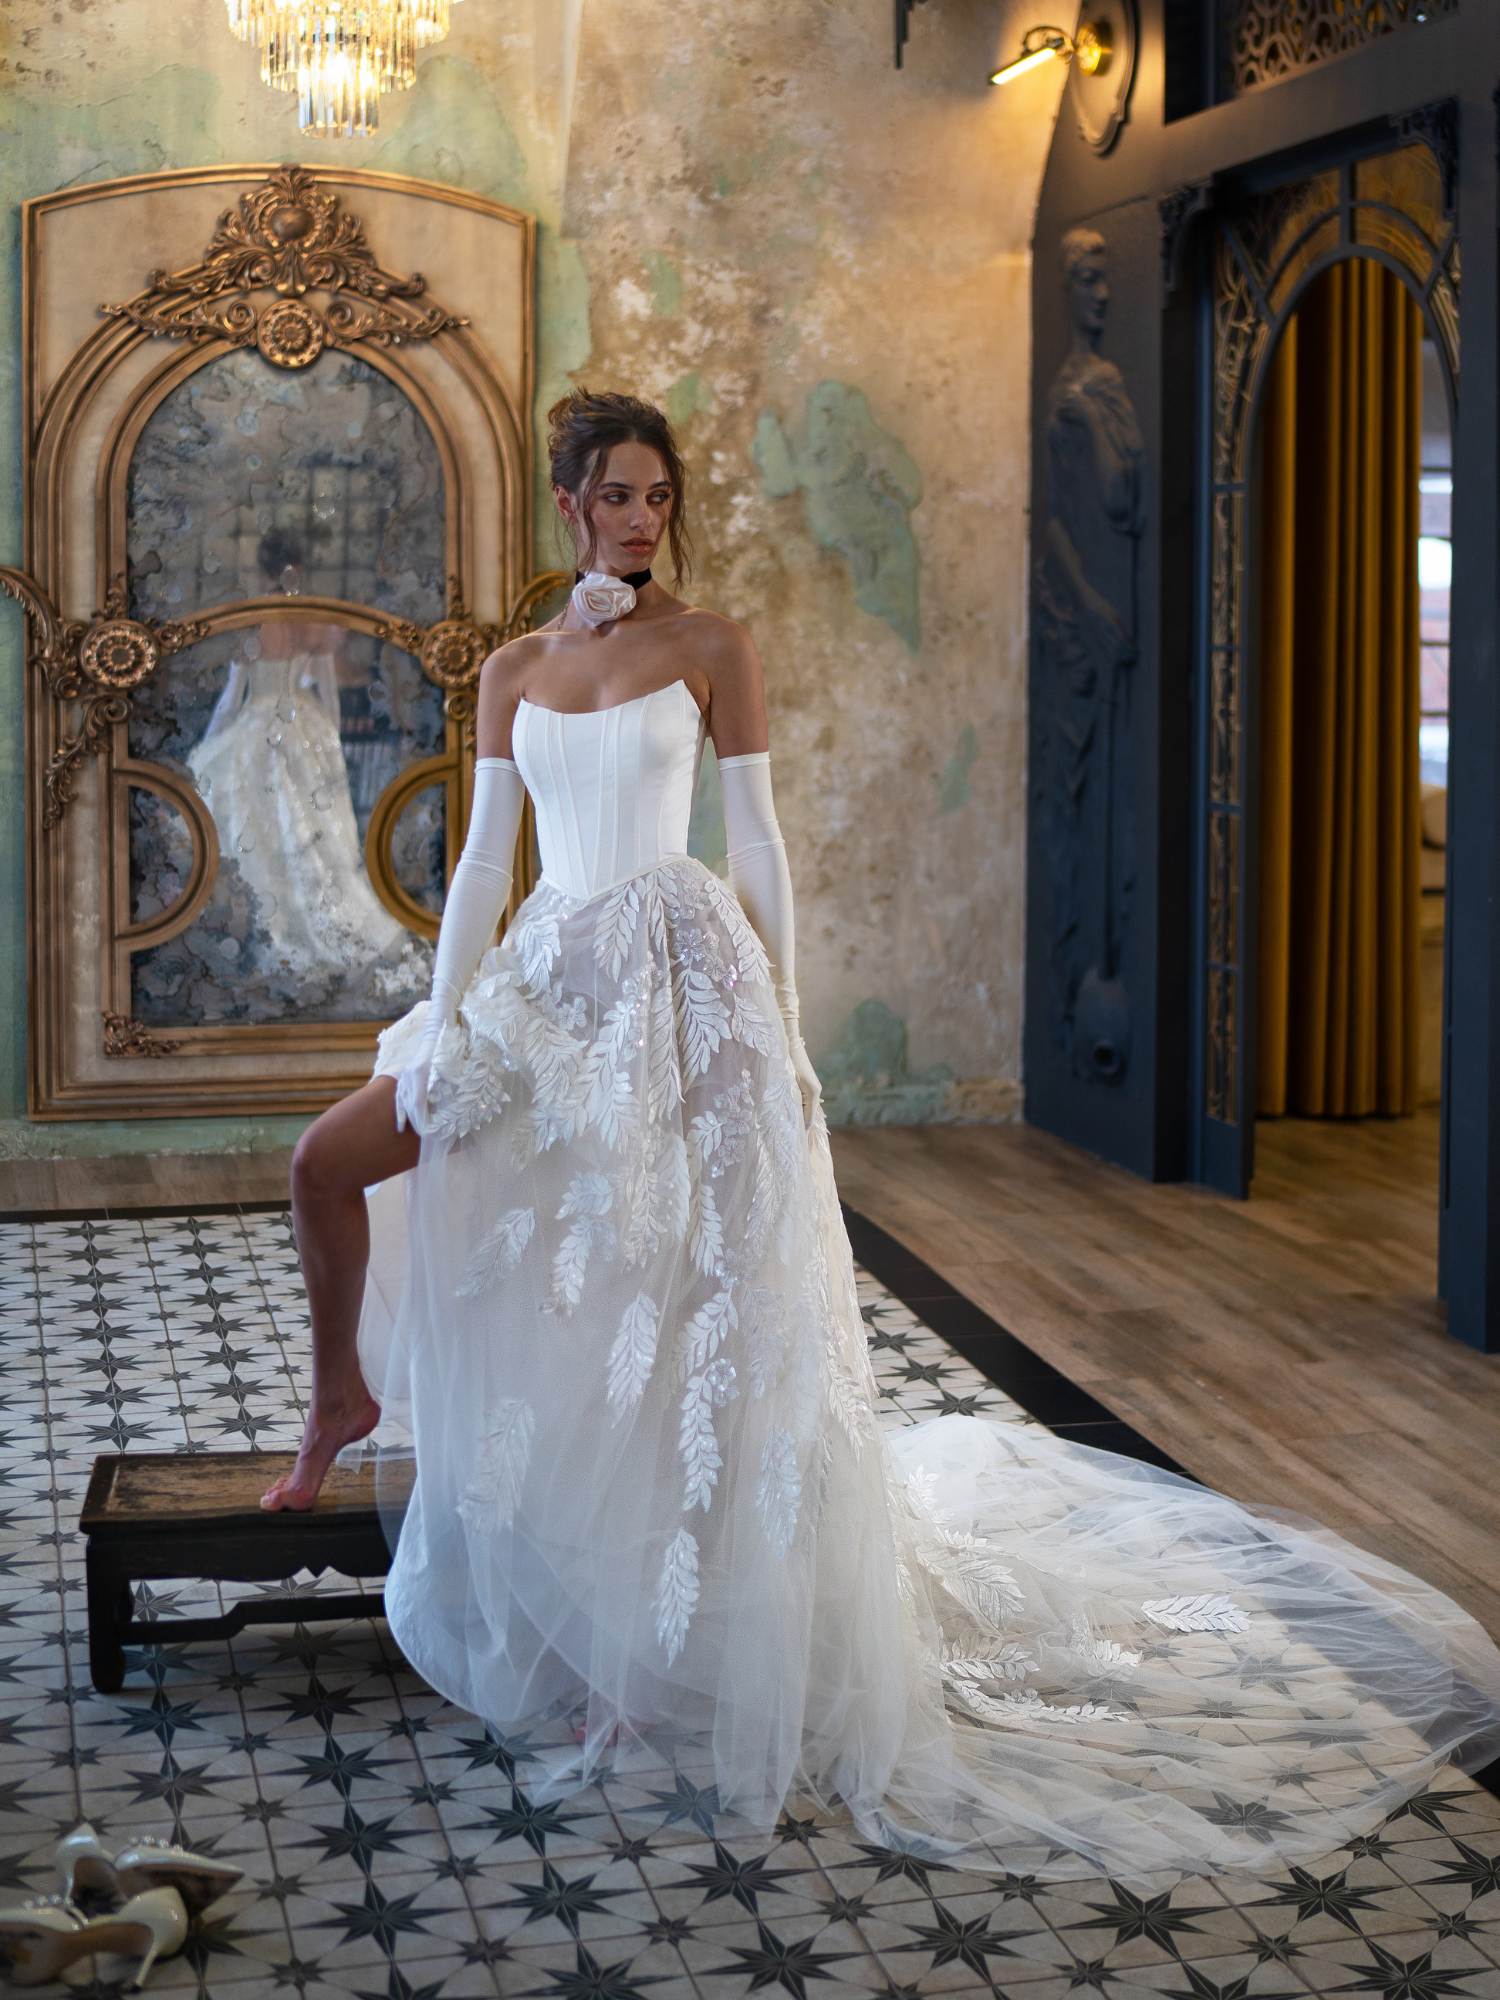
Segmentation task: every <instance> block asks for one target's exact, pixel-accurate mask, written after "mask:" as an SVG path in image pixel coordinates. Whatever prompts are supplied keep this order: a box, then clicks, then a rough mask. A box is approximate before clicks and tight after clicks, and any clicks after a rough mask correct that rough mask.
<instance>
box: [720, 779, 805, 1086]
mask: <svg viewBox="0 0 1500 2000" xmlns="http://www.w3.org/2000/svg"><path fill="white" fill-rule="evenodd" d="M719 771H720V774H721V778H720V782H721V784H722V787H723V793H724V839H725V844H726V847H727V849H728V860H729V886H730V887H731V888H732V889H733V890H734V893H735V894H736V895H737V896H738V897H739V899H740V905H741V907H742V908H743V910H744V912H745V915H746V917H747V918H748V919H749V921H750V927H751V929H752V930H753V931H754V932H755V934H756V936H757V937H758V938H759V939H760V941H761V943H762V944H763V945H764V946H765V948H766V956H767V958H769V959H770V961H771V977H772V980H773V981H774V983H775V987H776V1001H777V1005H778V1006H779V1008H780V1010H781V1018H782V1021H783V1023H784V1024H785V1027H786V1035H787V1042H788V1044H789V1045H790V1048H791V1053H792V1066H793V1068H794V1069H795V1070H796V1072H797V1086H798V1088H799V1089H800V1090H801V1092H802V1116H803V1122H804V1123H805V1124H807V1125H811V1124H812V1121H813V1115H814V1113H815V1111H816V1110H817V1105H818V1100H819V1098H820V1097H821V1096H822V1094H823V1086H822V1084H821V1083H820V1082H819V1080H818V1072H817V1071H816V1070H815V1069H814V1068H813V1066H812V1060H811V1058H810V1057H809V1055H808V1053H807V1048H806V1045H805V1044H804V1042H803V1040H802V1029H801V1023H800V1009H799V1006H798V1001H797V982H796V976H795V975H796V949H795V945H796V939H795V926H794V923H793V918H792V871H791V869H790V868H789V867H788V865H787V858H786V842H785V841H784V840H783V839H782V835H781V827H780V825H779V823H778V822H777V818H776V804H775V800H774V798H773V796H772V791H771V753H770V751H769V750H746V751H745V752H743V753H742V754H741V755H740V756H738V757H721V758H720V759H719Z"/></svg>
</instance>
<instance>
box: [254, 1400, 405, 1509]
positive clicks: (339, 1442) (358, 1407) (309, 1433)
mask: <svg viewBox="0 0 1500 2000" xmlns="http://www.w3.org/2000/svg"><path fill="white" fill-rule="evenodd" d="M379 1422H380V1405H379V1404H378V1403H377V1402H376V1401H375V1398H374V1397H373V1396H372V1395H371V1394H370V1393H369V1391H368V1390H367V1389H364V1388H361V1389H359V1390H358V1391H356V1393H355V1395H354V1396H353V1397H352V1398H351V1400H350V1401H348V1402H346V1403H337V1404H334V1405H333V1406H332V1407H331V1408H329V1409H327V1410H323V1409H320V1408H319V1407H318V1406H317V1405H316V1404H315V1405H314V1406H313V1408H312V1409H311V1410H310V1411H309V1412H308V1418H307V1428H306V1429H305V1430H304V1431H303V1433H302V1446H301V1449H300V1450H299V1451H298V1453H297V1463H296V1464H295V1465H294V1466H293V1467H292V1469H291V1471H290V1472H284V1473H282V1475H281V1477H280V1478H279V1479H277V1480H274V1481H273V1482H272V1484H271V1486H270V1487H269V1488H268V1489H267V1491H266V1492H264V1493H263V1494H262V1495H261V1499H260V1504H261V1506H262V1507H264V1508H265V1509H266V1511H267V1512H268V1513H272V1514H274V1513H279V1512H280V1511H281V1510H282V1509H283V1508H286V1509H288V1510H290V1511H291V1512H293V1513H303V1512H305V1511H306V1509H307V1508H309V1507H311V1506H312V1504H313V1502H314V1501H315V1500H316V1499H317V1497H318V1493H319V1491H320V1489H321V1487H322V1484H323V1481H324V1480H325V1479H326V1478H327V1477H328V1468H329V1466H330V1465H332V1463H333V1461H334V1460H335V1458H337V1457H338V1455H339V1453H340V1452H341V1451H342V1450H343V1449H344V1446H345V1445H346V1444H357V1443H358V1442H359V1440H360V1439H361V1438H364V1437H368V1436H369V1435H370V1433H371V1431H372V1430H374V1428H375V1426H376V1425H377V1424H378V1423H379Z"/></svg>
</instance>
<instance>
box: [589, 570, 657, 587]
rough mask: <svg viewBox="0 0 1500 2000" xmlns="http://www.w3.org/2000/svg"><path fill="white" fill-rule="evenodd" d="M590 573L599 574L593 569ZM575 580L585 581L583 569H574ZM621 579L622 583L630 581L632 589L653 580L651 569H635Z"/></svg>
mask: <svg viewBox="0 0 1500 2000" xmlns="http://www.w3.org/2000/svg"><path fill="white" fill-rule="evenodd" d="M590 574H592V575H597V571H591V572H590ZM573 581H574V582H575V583H582V582H583V571H582V570H581V569H575V570H574V572H573ZM620 581H621V583H628V584H629V585H630V587H631V589H632V590H639V589H640V588H641V586H642V585H643V584H647V583H649V582H650V581H651V572H650V570H649V569H635V570H632V571H631V572H630V574H629V576H622V577H621V578H620Z"/></svg>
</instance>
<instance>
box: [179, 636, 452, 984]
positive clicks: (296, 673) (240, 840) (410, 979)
mask: <svg viewBox="0 0 1500 2000" xmlns="http://www.w3.org/2000/svg"><path fill="white" fill-rule="evenodd" d="M185 762H186V764H187V767H188V770H189V771H190V772H191V774H192V779H193V783H194V784H195V785H196V786H197V788H198V793H199V796H200V797H201V798H202V799H203V801H204V803H205V805H207V807H208V809H209V811H210V812H211V813H212V814H213V819H214V825H215V827H216V828H217V829H218V835H219V845H220V847H221V848H222V850H223V851H224V853H225V854H226V855H229V856H230V857H231V858H232V859H233V861H234V863H235V865H236V866H237V868H238V869H239V872H240V875H241V876H242V878H243V879H244V880H245V881H246V882H247V883H248V884H249V886H250V888H251V889H252V890H253V891H254V892H255V896H256V899H257V903H258V912H257V915H258V922H259V925H260V928H261V929H262V930H263V932H264V933H265V935H266V937H267V938H268V939H270V940H272V941H273V942H272V945H271V950H272V954H273V955H274V957H275V959H276V960H277V962H278V964H279V965H280V966H281V967H282V968H283V969H284V970H285V971H286V972H287V974H288V975H289V976H290V977H291V978H293V979H295V980H298V981H300V982H307V981H311V980H319V979H323V978H327V977H330V976H331V977H333V978H335V979H338V980H341V981H344V980H349V979H354V978H358V977H360V976H361V975H363V974H364V973H366V972H368V971H369V970H370V969H371V968H372V967H374V966H376V965H377V964H380V963H382V962H383V964H384V968H385V979H384V981H383V982H382V983H383V986H384V988H385V989H386V993H387V1002H388V1004H389V1001H390V999H391V998H393V997H405V996H406V995H407V994H409V993H410V992H411V991H412V990H413V988H415V987H419V986H420V985H421V983H422V981H423V979H424V977H425V975H426V972H427V971H428V969H429V968H430V966H431V962H432V953H431V949H430V947H429V946H428V945H427V944H426V943H425V942H424V941H422V940H419V939H417V938H415V937H414V936H413V935H412V933H411V932H410V931H408V930H407V928H406V926H405V925H404V924H403V923H402V922H401V920H400V919H399V918H398V917H395V916H393V915H392V914H391V912H390V911H389V910H388V909H387V908H386V907H385V905H384V903H382V902H381V900H380V898H379V897H378V896H377V895H376V894H375V891H374V889H373V888H372V887H371V886H370V878H369V876H368V874H367V873H366V872H365V862H364V852H363V849H362V846H361V842H360V837H359V826H358V822H357V820H356V819H355V814H354V801H353V799H352V798H351V796H350V792H349V772H348V767H347V765H346V764H345V762H344V748H343V740H342V737H341V735H340V731H339V698H338V682H337V679H336V677H335V673H334V663H333V655H332V653H331V652H329V651H327V650H320V651H312V650H307V649H302V648H299V649H298V650H296V651H294V652H292V653H289V654H287V655H285V656H284V657H283V658H281V659H266V658H264V657H262V658H260V659H258V660H256V661H255V662H254V663H253V664H252V663H251V662H250V661H248V660H247V659H245V658H244V657H243V656H242V655H241V656H237V657H236V658H235V659H234V661H233V662H232V663H231V666H230V670H229V678H228V680H227V681H226V682H225V685H224V690H223V692H222V694H221V695H220V696H219V699H218V701H217V703H216V704H215V706H214V711H213V714H212V715H211V716H210V717H209V720H208V726H207V728H206V729H205V730H204V732H203V734H202V736H201V737H199V739H198V741H197V742H196V743H195V744H194V745H193V747H192V748H191V749H190V750H189V751H188V753H187V756H186V759H185Z"/></svg>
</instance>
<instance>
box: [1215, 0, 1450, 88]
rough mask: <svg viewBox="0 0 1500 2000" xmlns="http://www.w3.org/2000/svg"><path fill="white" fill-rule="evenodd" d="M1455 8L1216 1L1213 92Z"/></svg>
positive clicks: (1425, 2)
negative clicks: (1215, 82) (1215, 79)
mask: <svg viewBox="0 0 1500 2000" xmlns="http://www.w3.org/2000/svg"><path fill="white" fill-rule="evenodd" d="M1457 12H1458V0H1219V95H1220V96H1221V97H1238V96H1239V94H1240V92H1241V91H1245V90H1251V89H1253V88H1254V86H1255V85H1256V84H1258V83H1274V82H1275V80H1276V79H1277V77H1280V76H1289V75H1290V74H1291V73H1292V72H1293V71H1294V70H1299V69H1308V68H1310V67H1311V66H1312V64H1313V63H1319V62H1326V61H1327V60H1328V59H1329V57H1331V56H1342V55H1347V54H1348V53H1349V52H1350V51H1351V50H1352V49H1360V48H1363V47H1364V46H1365V44H1366V43H1367V42H1373V41H1375V40H1376V39H1377V38H1378V37H1379V36H1381V35H1390V34H1394V33H1395V31H1396V30H1397V29H1398V28H1406V27H1414V26H1416V25H1418V24H1419V23H1421V22H1424V21H1432V20H1437V19H1438V18H1440V17H1441V16H1443V15H1446V14H1456V13H1457Z"/></svg>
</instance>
